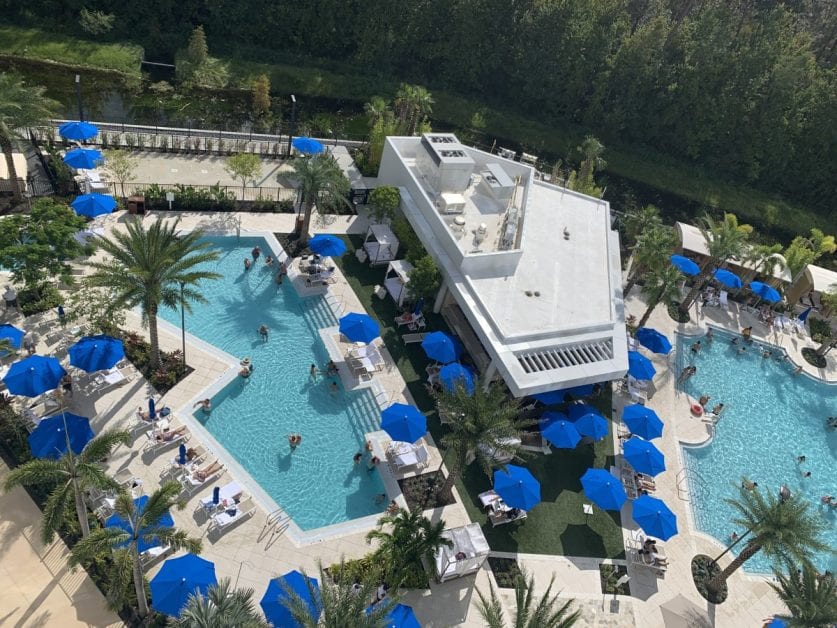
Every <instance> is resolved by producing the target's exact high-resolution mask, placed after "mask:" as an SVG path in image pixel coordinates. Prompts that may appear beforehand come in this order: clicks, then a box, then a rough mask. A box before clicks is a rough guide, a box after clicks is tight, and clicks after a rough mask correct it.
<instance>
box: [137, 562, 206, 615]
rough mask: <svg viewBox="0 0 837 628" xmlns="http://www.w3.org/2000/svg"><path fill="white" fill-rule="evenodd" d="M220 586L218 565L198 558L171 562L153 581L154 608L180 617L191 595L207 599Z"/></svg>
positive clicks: (166, 564) (152, 596)
mask: <svg viewBox="0 0 837 628" xmlns="http://www.w3.org/2000/svg"><path fill="white" fill-rule="evenodd" d="M217 582H218V580H217V579H216V577H215V563H212V562H210V561H208V560H205V559H203V558H201V557H200V556H195V555H194V554H186V555H185V556H181V557H180V558H170V559H169V560H167V561H166V562H165V563H163V567H162V568H161V569H160V571H158V572H157V575H156V576H154V577H153V578H152V579H151V582H150V586H151V606H152V608H154V609H155V610H157V611H159V612H161V613H165V614H166V615H169V616H171V617H178V616H179V615H180V612H181V611H182V610H183V607H184V606H185V605H186V601H187V600H188V599H189V596H190V595H192V594H195V595H206V592H207V590H208V589H209V587H211V586H212V585H213V584H216V583H217Z"/></svg>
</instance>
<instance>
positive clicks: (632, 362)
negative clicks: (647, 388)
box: [628, 351, 657, 379]
mask: <svg viewBox="0 0 837 628" xmlns="http://www.w3.org/2000/svg"><path fill="white" fill-rule="evenodd" d="M628 374H629V375H632V376H633V377H635V378H636V379H654V375H656V374H657V369H655V368H654V365H653V364H651V360H649V359H648V358H646V357H645V356H644V355H642V354H641V353H639V351H628Z"/></svg>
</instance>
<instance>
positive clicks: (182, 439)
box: [143, 430, 192, 454]
mask: <svg viewBox="0 0 837 628" xmlns="http://www.w3.org/2000/svg"><path fill="white" fill-rule="evenodd" d="M156 434H157V431H156V430H149V431H148V432H146V434H145V435H146V436H147V437H148V442H147V443H146V444H145V447H143V451H145V452H146V453H153V454H156V453H159V452H161V451H164V450H166V449H168V448H169V447H171V446H173V445H179V444H180V443H186V442H188V441H189V439H190V438H191V437H192V435H191V434H189V432H186V433H185V434H176V435H175V436H174V438H172V439H171V440H160V441H158V440H157V437H156Z"/></svg>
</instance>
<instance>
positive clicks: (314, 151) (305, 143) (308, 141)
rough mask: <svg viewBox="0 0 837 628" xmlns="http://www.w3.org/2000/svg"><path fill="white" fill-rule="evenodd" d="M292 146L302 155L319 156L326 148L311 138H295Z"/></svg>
mask: <svg viewBox="0 0 837 628" xmlns="http://www.w3.org/2000/svg"><path fill="white" fill-rule="evenodd" d="M291 144H292V145H293V147H294V148H295V149H297V150H298V151H299V152H300V153H304V154H306V155H319V154H320V153H324V152H325V146H323V145H322V144H321V143H320V142H318V141H317V140H315V139H312V138H310V137H295V138H294V140H293V142H291Z"/></svg>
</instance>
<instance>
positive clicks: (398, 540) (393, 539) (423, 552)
mask: <svg viewBox="0 0 837 628" xmlns="http://www.w3.org/2000/svg"><path fill="white" fill-rule="evenodd" d="M384 526H391V529H390V530H389V531H388V532H385V531H384ZM444 530H445V522H444V521H442V520H439V521H437V522H435V523H433V522H432V521H430V519H428V518H427V517H425V516H424V515H423V514H422V512H421V510H419V509H418V508H416V509H415V510H412V511H410V510H404V509H399V510H398V512H397V513H395V514H389V513H387V514H385V515H384V516H383V517H381V518H380V519H378V526H377V528H376V529H375V530H371V531H370V532H369V533H368V534H367V535H366V541H367V542H371V541H373V540H376V541H378V543H379V544H378V549H377V550H376V551H375V555H376V556H378V557H380V559H381V560H380V561H379V564H380V565H382V566H385V568H386V570H387V572H388V573H386V574H385V576H386V577H388V578H389V579H390V581H391V582H393V581H394V582H401V581H403V579H404V577H406V576H407V575H408V574H409V573H412V572H421V571H423V570H424V567H423V565H422V562H421V561H422V559H423V558H427V559H428V560H432V559H433V555H434V554H435V553H436V551H437V550H438V549H439V548H440V547H442V546H443V545H446V546H447V547H452V546H453V543H452V542H451V541H450V540H449V539H446V538H445V537H444V536H442V532H444Z"/></svg>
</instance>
